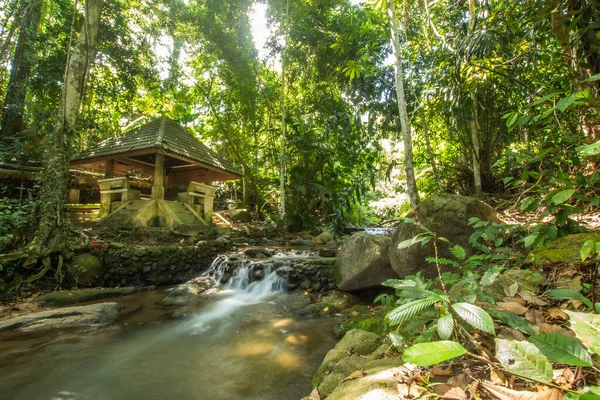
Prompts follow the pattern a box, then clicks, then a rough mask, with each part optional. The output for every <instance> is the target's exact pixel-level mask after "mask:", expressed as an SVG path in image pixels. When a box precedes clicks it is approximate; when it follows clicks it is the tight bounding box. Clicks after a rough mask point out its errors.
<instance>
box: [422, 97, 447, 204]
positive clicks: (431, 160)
mask: <svg viewBox="0 0 600 400" xmlns="http://www.w3.org/2000/svg"><path fill="white" fill-rule="evenodd" d="M420 114H421V120H422V121H423V136H424V137H425V146H427V156H428V157H429V164H431V169H432V170H433V176H434V178H435V181H436V183H437V185H438V188H439V189H440V192H443V191H444V186H443V185H442V179H441V178H440V173H439V172H438V169H437V165H436V163H435V155H434V154H433V150H432V148H431V142H430V141H429V130H428V129H427V120H426V119H425V112H424V111H423V108H421V109H420Z"/></svg>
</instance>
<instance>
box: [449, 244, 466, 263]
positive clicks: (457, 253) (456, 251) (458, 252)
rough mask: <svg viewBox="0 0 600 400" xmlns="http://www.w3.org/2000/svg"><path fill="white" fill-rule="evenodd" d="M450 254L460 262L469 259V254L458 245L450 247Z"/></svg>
mask: <svg viewBox="0 0 600 400" xmlns="http://www.w3.org/2000/svg"><path fill="white" fill-rule="evenodd" d="M450 252H451V253H452V255H454V257H456V258H458V259H459V260H464V259H465V258H466V257H467V252H466V251H465V249H464V247H462V246H459V245H458V244H457V245H456V246H452V247H450Z"/></svg>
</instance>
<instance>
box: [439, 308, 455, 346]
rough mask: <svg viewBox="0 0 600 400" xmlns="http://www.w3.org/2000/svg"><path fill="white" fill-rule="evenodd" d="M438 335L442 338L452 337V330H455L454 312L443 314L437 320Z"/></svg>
mask: <svg viewBox="0 0 600 400" xmlns="http://www.w3.org/2000/svg"><path fill="white" fill-rule="evenodd" d="M437 331H438V335H439V336H440V338H442V339H444V340H445V339H450V336H452V332H454V318H453V317H452V314H446V315H442V316H441V317H440V319H438V322H437Z"/></svg>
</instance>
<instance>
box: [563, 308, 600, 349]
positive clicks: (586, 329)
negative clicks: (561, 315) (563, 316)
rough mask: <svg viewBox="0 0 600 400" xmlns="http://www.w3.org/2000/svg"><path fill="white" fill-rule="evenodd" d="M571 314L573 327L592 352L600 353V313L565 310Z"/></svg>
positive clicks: (570, 318)
mask: <svg viewBox="0 0 600 400" xmlns="http://www.w3.org/2000/svg"><path fill="white" fill-rule="evenodd" d="M565 312H566V313H567V314H568V315H569V320H570V322H571V329H573V331H574V332H575V335H577V337H578V338H579V340H581V341H582V342H583V344H585V346H586V347H587V348H588V350H589V351H591V352H592V353H596V354H600V315H596V314H588V313H582V312H575V311H565Z"/></svg>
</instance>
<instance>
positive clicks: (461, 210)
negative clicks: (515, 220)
mask: <svg viewBox="0 0 600 400" xmlns="http://www.w3.org/2000/svg"><path fill="white" fill-rule="evenodd" d="M409 217H410V218H412V219H414V220H418V221H419V222H420V223H421V224H422V225H423V226H425V227H426V228H428V229H430V230H432V231H433V232H436V233H437V234H438V236H441V237H445V238H447V239H448V240H449V241H450V242H451V243H450V244H447V243H441V242H440V243H438V250H439V255H440V257H446V258H452V257H453V256H452V254H451V252H450V250H449V248H450V246H453V245H460V246H462V247H463V248H464V249H465V250H466V252H467V255H468V256H470V255H472V254H474V249H473V247H472V246H471V245H470V244H469V237H470V236H471V234H473V232H474V231H475V230H474V228H473V227H472V226H471V225H469V219H470V218H472V217H476V218H479V219H480V220H483V221H494V222H498V221H499V220H498V218H497V217H496V214H495V213H494V210H493V209H492V208H491V207H490V206H489V205H487V204H485V203H482V202H481V201H479V200H477V199H474V198H471V197H465V196H458V195H452V194H438V195H434V196H431V197H430V198H428V199H427V200H425V201H423V202H422V203H421V204H420V205H419V206H418V207H417V208H415V210H414V211H413V212H412V213H411V214H410V215H409ZM419 233H421V230H420V229H419V228H418V227H417V226H416V225H413V224H401V225H400V226H399V227H398V229H397V230H396V233H395V234H394V236H393V237H392V243H391V245H390V250H389V255H390V263H391V265H392V268H393V269H394V271H395V272H396V274H398V276H400V277H405V276H407V275H413V274H416V273H417V272H419V271H420V272H422V273H423V275H424V276H426V277H428V278H433V277H435V276H436V275H437V271H436V268H435V266H434V265H433V264H430V263H428V262H427V261H426V260H425V259H426V258H427V257H430V256H433V255H434V249H433V244H432V243H431V242H430V243H428V244H427V245H425V246H418V245H417V246H410V247H408V248H398V245H399V244H400V243H402V242H403V241H405V240H408V239H411V238H413V237H414V236H415V235H417V234H419ZM445 269H446V270H450V267H449V266H447V267H445Z"/></svg>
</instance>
